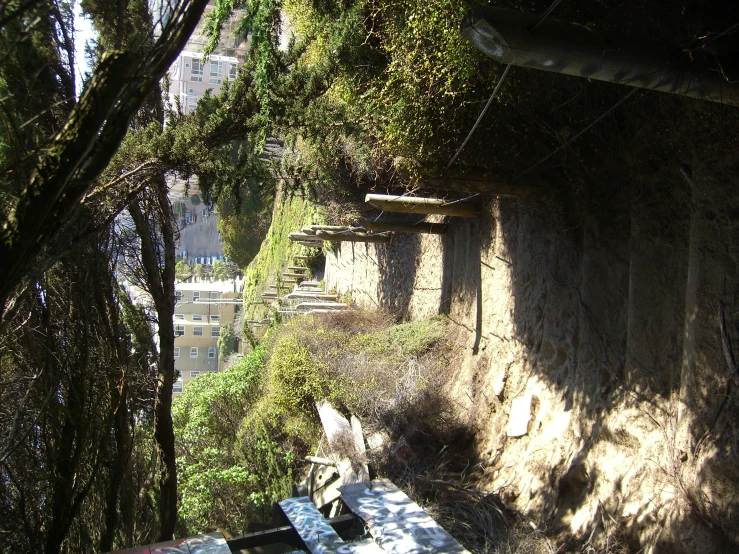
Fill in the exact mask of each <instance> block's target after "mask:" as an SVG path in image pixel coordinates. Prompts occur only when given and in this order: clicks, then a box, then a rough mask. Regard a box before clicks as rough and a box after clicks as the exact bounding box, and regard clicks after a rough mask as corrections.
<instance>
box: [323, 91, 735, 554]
mask: <svg viewBox="0 0 739 554" xmlns="http://www.w3.org/2000/svg"><path fill="white" fill-rule="evenodd" d="M649 102H651V101H649ZM644 109H646V110H649V112H648V113H649V114H650V115H653V119H652V118H651V117H647V114H646V113H645V112H644V111H642V110H644ZM655 112H659V113H656V114H655ZM676 114H678V115H677V116H676ZM637 120H638V121H641V123H640V124H638V125H636V124H634V125H631V124H630V125H629V126H628V130H627V131H624V132H623V133H621V134H620V135H619V136H620V140H622V141H623V142H626V143H628V148H626V150H624V148H620V149H619V150H618V152H617V154H618V156H616V155H613V156H611V157H606V158H604V159H603V160H602V162H601V163H599V166H598V167H596V168H595V170H594V171H593V172H592V173H591V174H590V175H591V179H590V180H589V184H588V186H586V187H583V186H579V187H573V186H565V187H563V188H561V189H560V190H558V191H555V194H554V195H553V197H551V198H541V197H540V198H533V199H525V200H519V199H496V198H485V199H484V204H485V209H484V215H483V216H482V217H480V218H479V219H461V218H453V219H450V220H449V223H450V227H449V231H448V232H447V234H445V235H443V236H430V235H423V236H422V235H409V234H405V235H395V236H394V237H393V239H392V241H391V243H390V244H387V245H375V244H351V243H344V244H342V245H341V246H340V247H339V248H337V251H336V253H335V254H333V255H329V256H327V263H326V274H325V277H326V283H327V285H328V287H329V288H334V289H336V290H337V291H338V292H339V293H341V294H346V295H348V296H350V297H351V298H352V299H353V301H354V302H356V303H357V304H359V305H362V306H366V307H370V308H371V307H382V308H384V309H389V310H391V311H393V312H395V313H397V314H399V315H400V316H404V317H408V318H411V319H417V318H426V317H429V316H432V315H435V314H438V313H446V314H448V316H449V319H450V320H451V322H452V323H453V325H454V326H456V327H458V329H459V330H460V332H459V334H458V339H457V342H456V347H457V349H458V351H459V352H460V356H459V364H458V366H456V367H449V391H450V392H451V393H452V396H453V398H454V400H455V401H456V402H457V404H458V407H459V413H460V414H461V415H462V417H464V418H466V419H467V421H468V422H469V425H470V426H472V427H473V428H474V430H475V431H476V436H477V442H478V451H479V453H480V457H481V459H482V463H481V464H480V465H479V466H478V467H477V468H475V469H476V471H477V473H476V475H474V478H475V479H476V480H477V482H478V484H479V485H480V486H484V487H485V488H486V489H487V490H491V491H497V492H499V494H500V495H501V497H502V498H503V499H504V500H506V501H507V502H509V503H511V504H513V505H515V507H516V508H518V509H519V510H521V511H523V512H525V513H527V514H529V515H530V516H531V518H532V519H533V520H534V521H536V522H539V523H540V524H541V525H542V526H545V527H546V529H548V530H549V531H550V532H552V533H553V534H554V535H558V536H559V538H560V539H561V540H564V537H568V540H569V542H568V543H567V545H566V548H565V550H577V551H580V550H581V549H582V548H583V545H585V544H589V545H598V544H601V545H602V544H605V537H606V536H609V537H611V540H613V539H614V537H618V539H619V540H620V542H621V543H622V544H623V545H625V546H626V547H628V549H629V550H632V551H640V549H645V550H643V551H648V552H718V551H720V552H727V551H732V550H736V549H737V545H738V544H739V525H737V521H739V520H738V519H737V518H738V517H739V516H737V514H739V458H738V457H737V454H738V452H739V427H738V426H737V419H736V414H737V394H738V393H737V385H738V384H739V383H737V382H736V379H735V377H736V373H735V367H730V366H731V365H732V364H735V363H736V362H735V360H736V359H738V358H739V347H738V348H737V349H736V350H735V351H733V356H734V358H733V359H729V361H728V362H727V356H726V355H725V352H724V350H726V352H732V350H731V345H730V344H729V345H727V348H726V349H724V348H723V347H722V333H721V323H720V318H719V306H721V305H723V306H724V310H725V319H726V329H727V333H728V336H729V337H730V338H731V339H732V340H733V341H734V342H735V343H737V341H739V334H738V333H737V331H736V327H735V323H736V322H739V218H738V217H737V216H738V215H739V186H738V185H739V125H737V122H738V121H739V110H734V109H732V108H727V107H722V106H713V105H705V103H701V102H697V101H690V100H683V99H669V100H658V101H655V102H654V103H650V104H648V105H646V106H645V105H643V104H642V105H640V106H639V108H638V110H637V109H636V108H635V111H634V113H633V114H631V116H630V119H629V121H630V122H631V123H632V124H633V123H634V121H637ZM670 120H671V121H672V123H671V124H670V123H664V125H665V127H661V128H660V129H655V126H659V125H662V123H661V122H668V121H670ZM647 121H649V122H648V123H645V122H647ZM670 125H672V127H670ZM645 126H646V127H647V130H645ZM671 132H672V134H670V133H671ZM640 133H641V135H640ZM675 136H678V138H679V140H673V139H674V137H675ZM584 140H586V141H587V138H586V137H585V138H584ZM620 146H622V145H620ZM683 164H685V165H686V166H687V167H688V169H689V172H691V173H692V181H689V180H688V179H686V178H685V177H684V176H682V175H681V173H680V166H681V165H683ZM553 188H557V187H553ZM573 195H577V196H578V201H577V202H573ZM476 200H477V199H476ZM574 205H577V209H574V208H573V206H574ZM382 217H388V216H387V215H383V216H382ZM409 219H413V218H412V217H410V218H409ZM729 358H731V356H729ZM732 375H733V376H734V377H733V378H732ZM732 379H734V381H733V382H732ZM514 402H515V403H516V406H517V408H516V409H518V407H521V406H523V414H524V415H518V416H515V417H517V418H518V421H513V422H511V421H510V419H511V411H512V409H514ZM527 408H528V409H527ZM521 417H524V421H523V427H524V430H526V431H527V432H526V434H524V435H523V436H519V437H512V436H509V431H510V430H511V427H510V426H511V425H512V424H516V423H517V424H518V425H519V426H521V421H520V418H521ZM526 420H528V423H527V421H526ZM513 434H515V433H513Z"/></svg>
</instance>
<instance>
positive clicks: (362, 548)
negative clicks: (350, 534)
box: [351, 539, 385, 554]
mask: <svg viewBox="0 0 739 554" xmlns="http://www.w3.org/2000/svg"><path fill="white" fill-rule="evenodd" d="M351 546H352V548H354V552H356V553H357V554H385V551H384V550H383V549H382V548H380V546H379V545H378V544H377V543H376V542H375V541H374V540H373V539H364V540H361V541H356V542H353V543H351Z"/></svg>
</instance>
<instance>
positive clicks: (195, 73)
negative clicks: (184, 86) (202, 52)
mask: <svg viewBox="0 0 739 554" xmlns="http://www.w3.org/2000/svg"><path fill="white" fill-rule="evenodd" d="M190 80H191V81H195V82H196V83H202V82H203V65H202V64H201V63H200V60H195V59H193V60H192V71H191V72H190Z"/></svg>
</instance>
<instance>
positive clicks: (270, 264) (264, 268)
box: [243, 191, 323, 334]
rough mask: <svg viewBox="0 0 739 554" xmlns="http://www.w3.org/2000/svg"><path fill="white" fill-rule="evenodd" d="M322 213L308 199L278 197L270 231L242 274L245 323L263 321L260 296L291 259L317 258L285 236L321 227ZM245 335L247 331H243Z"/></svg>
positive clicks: (267, 313)
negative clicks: (311, 226) (300, 257)
mask: <svg viewBox="0 0 739 554" xmlns="http://www.w3.org/2000/svg"><path fill="white" fill-rule="evenodd" d="M322 213H323V210H322V209H321V208H320V207H319V206H317V205H316V204H314V203H313V202H310V201H309V200H308V199H307V198H305V197H303V196H300V195H297V194H293V195H288V194H287V191H284V192H283V193H281V195H280V197H279V199H278V201H277V202H275V208H274V212H273V216H272V222H271V225H270V227H269V231H267V234H266V236H265V238H264V240H263V241H262V243H261V248H260V250H259V253H258V254H257V255H256V256H255V257H254V260H253V261H252V262H251V263H250V264H249V266H248V267H247V268H246V270H245V271H244V296H243V297H244V313H245V319H258V320H259V319H262V318H265V317H269V316H271V311H270V310H268V309H267V308H266V307H265V306H264V305H263V304H261V303H260V302H261V298H260V296H259V295H260V294H261V292H262V291H263V290H265V288H266V286H267V284H270V283H271V284H274V283H275V282H276V281H277V280H278V279H279V277H280V271H281V269H282V268H283V267H285V266H287V265H289V262H290V260H291V259H292V257H293V256H294V255H317V252H316V251H315V249H309V248H306V247H305V246H301V245H297V244H294V243H293V242H291V241H290V239H289V238H288V234H289V233H290V232H292V231H295V230H296V229H299V228H300V227H302V226H305V225H311V224H313V223H321V222H322V220H323V215H322ZM244 333H245V334H247V333H248V330H246V329H245V330H244Z"/></svg>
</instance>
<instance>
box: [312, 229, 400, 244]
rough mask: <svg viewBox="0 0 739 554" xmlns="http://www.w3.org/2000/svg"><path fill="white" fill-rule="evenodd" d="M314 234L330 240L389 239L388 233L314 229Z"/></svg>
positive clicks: (374, 240) (381, 240) (364, 240)
mask: <svg viewBox="0 0 739 554" xmlns="http://www.w3.org/2000/svg"><path fill="white" fill-rule="evenodd" d="M316 236H318V237H320V238H321V239H322V240H327V241H331V242H387V241H389V240H390V235H370V234H367V233H360V232H358V231H353V232H340V231H316Z"/></svg>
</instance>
